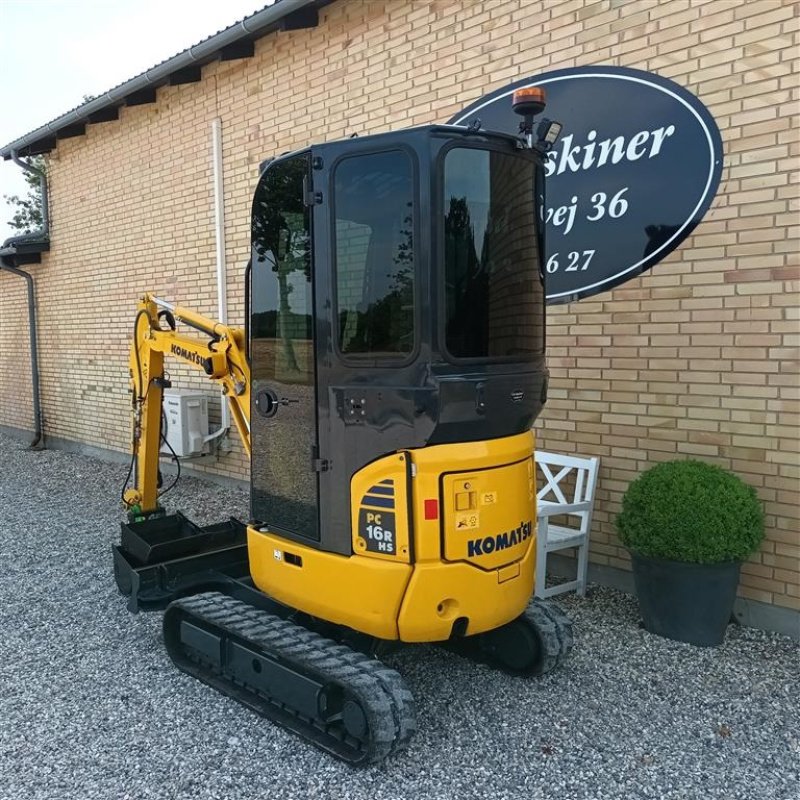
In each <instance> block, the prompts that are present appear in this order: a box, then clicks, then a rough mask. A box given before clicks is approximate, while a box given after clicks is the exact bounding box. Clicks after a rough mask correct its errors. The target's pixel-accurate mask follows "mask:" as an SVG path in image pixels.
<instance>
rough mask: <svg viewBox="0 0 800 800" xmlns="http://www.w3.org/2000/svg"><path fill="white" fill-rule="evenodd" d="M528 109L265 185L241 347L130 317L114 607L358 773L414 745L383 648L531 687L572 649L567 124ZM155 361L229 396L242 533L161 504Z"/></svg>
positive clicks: (181, 320) (321, 154)
mask: <svg viewBox="0 0 800 800" xmlns="http://www.w3.org/2000/svg"><path fill="white" fill-rule="evenodd" d="M513 106H514V109H515V111H517V112H519V113H520V114H521V116H522V121H521V123H520V131H521V135H520V136H512V135H508V134H503V133H495V132H489V131H485V130H483V129H482V128H481V127H480V125H479V124H476V125H473V126H471V127H469V128H465V127H455V126H441V125H433V126H425V127H420V128H414V129H409V130H404V131H400V132H394V133H385V134H378V135H372V136H364V137H354V138H350V139H346V140H343V141H336V142H331V143H325V144H321V145H314V146H311V147H308V148H306V149H303V150H300V151H298V152H292V153H290V154H287V155H283V156H281V157H280V158H276V159H274V160H271V161H269V162H267V163H266V164H265V165H262V172H261V176H260V180H259V183H258V187H257V189H256V191H255V196H254V201H253V207H252V253H251V261H250V264H249V265H248V270H247V273H246V278H245V304H246V310H245V320H246V323H245V328H244V330H240V329H236V328H232V327H229V326H227V325H224V324H221V323H219V322H215V321H213V320H210V319H207V318H205V317H203V316H201V315H199V314H196V313H194V312H192V311H190V310H188V309H185V308H181V307H179V306H173V305H172V304H170V303H168V302H166V301H164V300H162V299H159V298H157V297H154V296H152V295H145V296H144V297H143V298H142V299H141V301H140V303H139V306H138V310H137V312H136V317H135V324H134V336H133V344H132V347H131V355H130V374H131V397H132V413H133V441H132V461H131V470H130V472H129V475H128V480H126V486H125V487H124V489H123V495H122V499H123V502H124V504H125V506H126V507H127V509H128V515H127V521H126V522H124V523H123V524H122V526H121V541H120V544H119V545H117V546H115V547H114V567H115V575H116V580H117V584H118V586H119V588H120V590H121V591H122V593H123V594H124V595H126V596H127V597H128V606H129V608H130V610H131V611H138V610H140V609H144V610H148V609H161V608H166V610H165V613H164V623H163V624H164V639H165V644H166V647H167V649H168V652H169V654H170V656H171V657H172V659H173V660H174V661H175V663H176V665H177V666H178V667H179V668H180V669H182V670H184V671H186V672H187V673H189V674H191V675H193V676H196V677H197V678H199V679H200V680H202V681H204V682H206V683H208V684H210V685H211V686H213V687H215V688H216V689H218V690H219V691H221V692H222V693H224V694H226V695H228V696H232V697H234V698H236V699H238V700H239V701H241V702H242V703H244V704H245V705H247V706H248V707H250V708H252V709H253V710H255V711H257V712H258V713H260V714H262V715H264V716H266V717H267V718H269V719H270V720H273V721H274V722H276V723H278V724H280V725H283V726H284V727H286V728H288V729H289V730H291V731H293V732H295V733H297V734H298V735H300V736H302V737H304V738H305V739H307V740H308V741H310V742H312V743H314V744H315V745H317V746H319V747H321V748H322V749H324V750H326V751H328V752H329V753H332V754H333V755H335V756H337V757H339V758H341V759H344V760H345V761H348V762H350V763H353V764H359V763H370V762H375V761H379V760H381V759H383V758H385V757H386V756H387V755H389V754H391V753H393V752H395V751H396V750H397V749H398V748H400V747H401V746H402V745H404V744H405V743H406V741H407V740H408V739H409V737H410V736H411V734H412V732H413V731H414V728H415V718H414V702H413V698H412V696H411V693H410V692H409V691H408V689H407V688H406V686H405V684H404V682H403V679H402V678H401V676H400V675H399V674H398V673H397V672H396V671H395V670H393V669H390V668H389V667H387V666H385V665H384V664H383V663H382V662H381V661H380V660H379V656H381V655H382V654H384V653H386V652H387V650H389V649H390V648H391V647H392V646H396V645H398V644H400V643H403V642H428V643H443V644H445V645H446V646H448V647H450V648H453V649H454V650H456V651H457V652H460V653H462V654H464V655H466V656H469V657H472V658H476V659H478V660H481V661H483V662H485V663H489V664H492V665H494V666H497V667H498V668H500V669H504V670H506V671H509V672H513V673H516V674H522V675H540V674H542V673H544V672H546V671H548V670H550V669H552V668H553V667H554V666H556V665H557V664H558V663H559V662H560V661H561V660H562V659H563V658H564V657H565V656H566V654H567V653H568V651H569V649H570V647H571V644H572V632H571V625H570V622H569V620H568V618H567V617H566V616H565V615H564V613H563V612H562V611H561V610H560V609H559V608H558V607H557V606H556V605H553V604H551V603H547V602H543V601H538V600H533V601H532V600H531V596H532V593H533V588H534V567H535V557H536V547H535V534H536V528H535V520H536V489H535V471H534V461H533V451H534V437H533V432H532V430H531V426H532V423H533V421H534V419H535V418H536V416H537V414H538V413H539V412H540V410H541V408H542V406H543V404H544V402H545V399H546V392H547V370H546V366H545V315H544V311H545V291H544V276H543V271H542V268H541V264H542V258H541V254H542V253H543V241H542V232H543V231H542V228H543V227H544V226H543V225H542V224H541V222H540V216H539V213H540V209H541V207H542V203H543V195H544V185H543V158H544V155H545V153H546V151H547V149H548V147H549V146H551V145H552V143H553V141H554V139H555V137H556V136H557V131H558V128H559V127H560V126H558V124H557V123H551V122H549V121H547V120H544V121H543V122H541V123H540V124H539V125H538V129H537V132H536V133H534V130H533V117H534V115H535V114H537V113H539V112H540V111H541V110H542V109H543V108H544V93H543V92H542V90H541V89H536V88H534V89H525V90H521V91H518V92H517V93H515V95H514V98H513ZM179 325H181V326H184V327H188V328H191V329H193V331H194V333H192V334H190V335H184V334H182V333H179V332H178V326H179ZM198 334H199V335H198ZM165 356H170V357H174V358H176V359H177V360H178V361H180V362H183V363H185V364H190V365H193V366H195V367H197V368H198V369H200V370H201V371H203V372H204V373H205V374H206V375H207V376H208V377H209V379H211V380H212V381H215V382H217V383H218V384H221V386H222V391H223V393H224V395H225V396H226V397H227V400H228V403H229V406H230V410H231V415H232V419H233V422H234V424H235V427H236V429H237V431H238V433H239V436H240V437H241V440H242V442H243V443H244V447H245V450H246V451H247V453H248V455H249V457H250V475H251V496H250V519H249V522H248V523H247V525H245V524H243V523H242V522H240V521H238V520H236V519H230V520H228V521H227V522H224V523H220V524H217V525H211V526H207V527H200V526H198V525H195V524H194V523H192V522H191V521H190V520H189V519H187V518H186V517H184V516H183V515H181V514H180V513H173V514H167V513H166V511H165V509H164V508H163V507H162V505H161V502H160V499H159V498H160V496H161V495H162V494H163V492H164V491H165V489H164V487H163V486H162V480H161V473H160V470H159V460H160V458H162V457H163V453H162V451H163V450H164V447H163V444H162V443H163V442H164V441H166V439H165V436H164V430H163V429H164V425H163V419H162V415H163V411H162V399H163V393H164V390H165V389H166V388H168V387H169V386H170V380H169V379H168V378H167V377H166V373H165V371H164V357H165ZM128 484H130V485H128Z"/></svg>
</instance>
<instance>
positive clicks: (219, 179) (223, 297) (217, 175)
mask: <svg viewBox="0 0 800 800" xmlns="http://www.w3.org/2000/svg"><path fill="white" fill-rule="evenodd" d="M211 171H212V175H213V180H214V244H215V247H216V265H217V266H216V271H217V319H218V320H219V321H220V322H221V323H222V324H223V325H227V323H228V295H227V290H228V267H227V263H226V260H225V192H224V185H223V173H222V120H220V119H219V118H217V119H215V120H213V121H212V123H211ZM230 427H231V414H230V409H229V408H228V400H227V398H226V396H225V395H222V414H221V421H220V427H219V430H216V431H214V432H213V433H210V434H209V435H208V436H206V437H205V440H206V441H207V442H210V441H213V440H215V439H220V438H221V437H222V436H223V435H224V434H225V432H226V431H227V430H228V429H229V428H230Z"/></svg>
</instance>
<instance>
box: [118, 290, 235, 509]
mask: <svg viewBox="0 0 800 800" xmlns="http://www.w3.org/2000/svg"><path fill="white" fill-rule="evenodd" d="M179 322H182V323H184V324H185V325H187V326H189V327H191V328H193V329H194V330H195V331H197V332H199V333H202V334H204V335H205V336H206V337H208V338H207V339H205V340H204V339H201V338H199V337H198V336H184V335H182V334H180V333H178V332H177V330H176V326H177V323H179ZM162 323H163V325H165V326H166V327H162ZM165 356H173V357H175V358H177V359H179V360H180V361H182V362H183V363H185V364H190V365H192V366H194V367H197V368H198V369H200V370H202V371H203V372H204V373H205V374H206V376H207V377H208V378H209V379H210V380H212V381H215V382H216V383H219V384H220V385H221V386H222V392H223V394H224V395H225V397H226V399H227V402H228V406H229V408H230V412H231V418H232V419H233V422H234V425H235V426H236V430H237V432H238V434H239V438H240V439H241V440H242V445H243V446H244V449H245V451H246V452H247V455H248V456H249V455H250V366H249V364H248V363H247V357H246V349H245V337H244V333H243V332H242V331H241V330H240V329H238V328H231V327H229V326H227V325H224V324H223V323H221V322H215V321H214V320H212V319H209V318H207V317H204V316H202V315H201V314H198V313H196V312H194V311H191V310H189V309H186V308H183V307H181V306H176V305H173V304H171V303H168V302H167V301H165V300H162V299H161V298H158V297H156V296H154V295H151V294H145V295H144V296H143V297H142V298H141V299H140V301H139V305H138V307H137V310H136V318H135V323H134V335H133V341H132V343H131V352H130V375H131V405H132V410H133V440H132V449H131V452H132V456H133V459H134V463H135V470H134V485H133V487H131V488H129V489H126V490H125V491H124V494H123V501H124V503H125V505H126V506H127V507H128V509H130V510H132V511H134V513H136V514H137V515H144V516H147V515H149V514H154V513H159V511H160V508H159V504H158V474H159V470H158V460H159V454H160V449H161V441H162V426H161V415H162V411H161V402H162V399H163V390H164V389H165V388H168V387H169V385H170V381H169V380H168V379H166V378H165V375H164V357H165Z"/></svg>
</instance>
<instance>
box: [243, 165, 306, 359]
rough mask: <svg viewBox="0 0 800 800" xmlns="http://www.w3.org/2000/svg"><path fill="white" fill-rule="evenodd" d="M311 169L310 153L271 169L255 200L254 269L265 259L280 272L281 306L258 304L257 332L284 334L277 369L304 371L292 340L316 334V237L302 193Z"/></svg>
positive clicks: (280, 336) (272, 336)
mask: <svg viewBox="0 0 800 800" xmlns="http://www.w3.org/2000/svg"><path fill="white" fill-rule="evenodd" d="M306 172H307V162H306V159H305V158H293V159H290V160H289V161H286V162H283V163H281V164H277V165H276V166H274V167H272V168H271V169H268V170H267V172H266V174H265V176H264V179H263V180H262V182H261V184H260V185H259V188H258V191H257V192H256V196H255V200H254V208H253V247H254V249H255V254H256V264H255V265H254V269H258V266H257V265H258V264H259V263H261V264H264V265H266V266H267V267H268V268H269V269H271V271H272V272H273V273H274V274H275V276H276V278H277V281H278V300H279V302H278V308H277V309H275V308H267V309H265V310H260V309H259V310H256V313H255V314H254V316H253V326H254V329H253V335H254V336H257V337H261V338H268V339H280V341H281V343H282V348H281V349H282V356H283V359H282V360H283V362H284V363H283V364H281V365H276V374H281V373H283V372H284V371H285V370H288V371H291V372H305V368H304V366H303V365H301V364H298V360H297V356H296V354H295V350H294V347H293V343H292V340H293V339H303V340H307V339H311V315H310V313H309V312H310V309H309V307H308V306H309V295H310V291H311V288H310V281H311V241H310V236H309V224H308V223H309V220H308V208H307V207H306V206H305V203H304V196H303V179H304V177H305V175H306ZM297 286H302V296H301V297H298V298H297V302H296V303H292V302H291V299H292V298H291V296H292V292H294V291H295V288H296V287H297ZM255 299H256V298H254V300H255ZM293 306H295V308H293ZM276 356H277V354H276ZM281 367H282V368H281Z"/></svg>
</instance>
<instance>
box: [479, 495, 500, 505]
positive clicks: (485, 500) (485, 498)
mask: <svg viewBox="0 0 800 800" xmlns="http://www.w3.org/2000/svg"><path fill="white" fill-rule="evenodd" d="M496 502H497V492H484V493H483V494H482V495H481V503H482V504H483V505H485V506H490V505H492V503H496Z"/></svg>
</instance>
